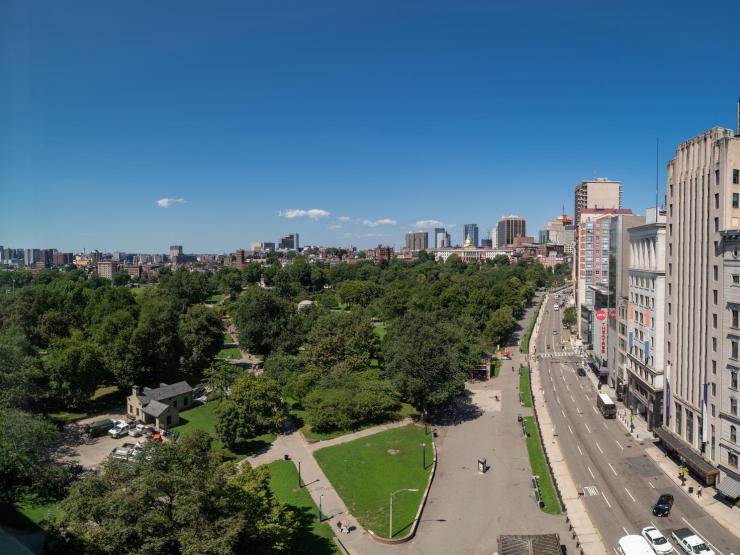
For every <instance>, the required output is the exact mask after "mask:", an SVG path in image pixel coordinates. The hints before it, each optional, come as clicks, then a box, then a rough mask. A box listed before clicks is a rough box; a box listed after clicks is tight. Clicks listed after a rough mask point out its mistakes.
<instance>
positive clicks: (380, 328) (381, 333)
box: [373, 324, 388, 341]
mask: <svg viewBox="0 0 740 555" xmlns="http://www.w3.org/2000/svg"><path fill="white" fill-rule="evenodd" d="M373 331H374V332H375V335H377V336H378V339H380V340H381V341H383V338H384V337H385V334H386V333H388V328H386V327H385V324H378V325H377V326H375V327H374V328H373Z"/></svg>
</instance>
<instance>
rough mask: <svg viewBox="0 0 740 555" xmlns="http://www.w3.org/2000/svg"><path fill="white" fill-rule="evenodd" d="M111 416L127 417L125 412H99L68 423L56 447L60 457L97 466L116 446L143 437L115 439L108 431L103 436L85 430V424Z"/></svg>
mask: <svg viewBox="0 0 740 555" xmlns="http://www.w3.org/2000/svg"><path fill="white" fill-rule="evenodd" d="M106 418H110V419H112V420H119V419H122V418H123V419H125V415H124V414H123V412H120V413H111V414H99V415H97V416H94V417H92V418H84V419H82V420H78V421H77V422H73V423H71V424H67V425H66V426H65V427H64V430H63V431H62V433H61V434H60V439H59V443H58V445H57V447H56V449H57V453H58V457H59V459H60V460H62V461H65V462H74V463H77V464H79V465H81V466H82V467H84V468H97V467H98V466H100V464H101V463H102V462H103V461H104V460H105V459H106V457H108V455H110V453H111V451H113V449H115V448H116V447H120V446H121V445H123V444H124V443H136V442H137V441H139V440H141V439H142V438H137V437H130V436H123V437H121V438H119V439H113V438H112V437H110V436H109V435H108V434H107V433H106V434H104V435H103V436H101V437H94V438H91V437H88V435H87V434H86V433H85V432H84V427H85V424H91V423H92V422H97V421H99V420H105V419H106Z"/></svg>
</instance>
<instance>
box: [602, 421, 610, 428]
mask: <svg viewBox="0 0 740 555" xmlns="http://www.w3.org/2000/svg"><path fill="white" fill-rule="evenodd" d="M602 424H603V425H604V428H606V429H607V430H608V429H609V426H607V425H606V422H602Z"/></svg>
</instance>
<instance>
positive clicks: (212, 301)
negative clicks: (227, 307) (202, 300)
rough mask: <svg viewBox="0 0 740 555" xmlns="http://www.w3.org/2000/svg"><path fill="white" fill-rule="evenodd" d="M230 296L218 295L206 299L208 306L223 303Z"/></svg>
mask: <svg viewBox="0 0 740 555" xmlns="http://www.w3.org/2000/svg"><path fill="white" fill-rule="evenodd" d="M226 297H228V295H224V294H218V295H211V296H210V297H208V298H207V299H206V304H218V303H220V302H221V301H223V300H224V299H225V298H226Z"/></svg>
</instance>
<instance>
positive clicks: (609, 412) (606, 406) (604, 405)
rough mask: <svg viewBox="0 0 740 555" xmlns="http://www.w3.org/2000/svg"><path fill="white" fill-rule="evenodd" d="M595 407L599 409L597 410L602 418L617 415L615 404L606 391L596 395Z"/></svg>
mask: <svg viewBox="0 0 740 555" xmlns="http://www.w3.org/2000/svg"><path fill="white" fill-rule="evenodd" d="M596 408H598V409H599V412H600V413H601V415H602V416H603V417H604V418H616V417H617V405H615V404H614V401H612V399H611V397H609V396H608V395H607V394H606V393H599V394H597V395H596Z"/></svg>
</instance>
